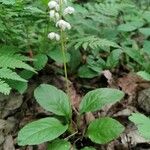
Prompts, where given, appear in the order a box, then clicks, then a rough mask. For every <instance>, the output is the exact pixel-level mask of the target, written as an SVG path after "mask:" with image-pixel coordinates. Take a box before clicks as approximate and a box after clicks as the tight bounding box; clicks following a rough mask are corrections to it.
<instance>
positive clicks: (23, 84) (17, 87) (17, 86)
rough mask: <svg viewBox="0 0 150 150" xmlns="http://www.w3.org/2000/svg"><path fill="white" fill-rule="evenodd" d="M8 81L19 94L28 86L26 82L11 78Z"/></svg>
mask: <svg viewBox="0 0 150 150" xmlns="http://www.w3.org/2000/svg"><path fill="white" fill-rule="evenodd" d="M8 83H9V85H10V87H11V88H13V89H15V90H17V91H18V92H19V93H20V94H23V93H24V92H25V91H26V90H27V88H28V83H26V82H20V81H13V80H11V81H8Z"/></svg>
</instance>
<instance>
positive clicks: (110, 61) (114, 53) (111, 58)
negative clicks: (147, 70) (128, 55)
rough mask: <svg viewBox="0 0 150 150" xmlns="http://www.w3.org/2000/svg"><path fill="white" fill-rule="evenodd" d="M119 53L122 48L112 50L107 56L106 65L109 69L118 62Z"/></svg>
mask: <svg viewBox="0 0 150 150" xmlns="http://www.w3.org/2000/svg"><path fill="white" fill-rule="evenodd" d="M121 53H122V50H120V49H116V50H113V51H112V52H111V53H110V55H109V56H108V58H107V62H106V66H107V67H109V68H110V69H112V68H114V67H116V66H117V64H118V63H119V59H120V55H121Z"/></svg>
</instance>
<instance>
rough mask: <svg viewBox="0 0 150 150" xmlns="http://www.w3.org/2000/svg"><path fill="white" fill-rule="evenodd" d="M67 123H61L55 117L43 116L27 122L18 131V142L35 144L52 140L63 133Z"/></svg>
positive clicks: (20, 143)
mask: <svg viewBox="0 0 150 150" xmlns="http://www.w3.org/2000/svg"><path fill="white" fill-rule="evenodd" d="M67 128H68V125H62V124H61V122H60V121H59V120H57V119H56V118H44V119H40V120H38V121H34V122H32V123H29V124H27V125H26V126H25V127H23V128H22V129H21V130H20V131H19V133H18V144H19V145H21V146H24V145H37V144H41V143H44V142H47V141H51V140H54V139H55V138H57V137H59V136H60V135H61V134H63V133H64V132H65V131H66V130H67Z"/></svg>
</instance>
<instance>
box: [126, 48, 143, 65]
mask: <svg viewBox="0 0 150 150" xmlns="http://www.w3.org/2000/svg"><path fill="white" fill-rule="evenodd" d="M124 52H125V53H126V54H127V55H129V56H130V57H131V58H132V59H133V60H134V61H136V62H137V63H139V64H140V65H142V66H143V67H144V62H145V59H144V57H143V56H142V55H141V54H140V51H139V50H136V49H131V48H127V47H126V48H124Z"/></svg>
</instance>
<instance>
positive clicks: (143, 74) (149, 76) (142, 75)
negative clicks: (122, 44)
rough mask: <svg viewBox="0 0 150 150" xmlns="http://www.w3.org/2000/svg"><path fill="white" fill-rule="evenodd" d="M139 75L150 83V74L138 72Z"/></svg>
mask: <svg viewBox="0 0 150 150" xmlns="http://www.w3.org/2000/svg"><path fill="white" fill-rule="evenodd" d="M137 75H139V76H140V77H142V78H143V79H144V80H147V81H150V74H149V73H148V72H146V71H139V72H137Z"/></svg>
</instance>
